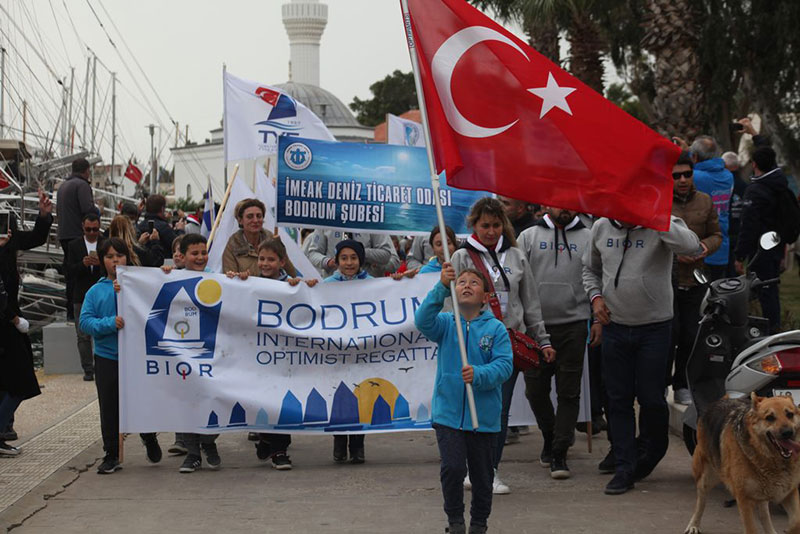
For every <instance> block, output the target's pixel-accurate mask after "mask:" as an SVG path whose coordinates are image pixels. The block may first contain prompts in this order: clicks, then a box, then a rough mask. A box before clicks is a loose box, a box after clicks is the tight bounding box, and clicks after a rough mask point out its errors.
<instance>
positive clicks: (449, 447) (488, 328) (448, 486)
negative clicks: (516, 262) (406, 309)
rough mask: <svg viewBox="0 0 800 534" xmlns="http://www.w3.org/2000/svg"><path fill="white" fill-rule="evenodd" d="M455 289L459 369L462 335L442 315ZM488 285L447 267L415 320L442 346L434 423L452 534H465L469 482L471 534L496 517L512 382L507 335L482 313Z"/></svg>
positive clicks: (478, 276) (470, 273) (449, 315)
mask: <svg viewBox="0 0 800 534" xmlns="http://www.w3.org/2000/svg"><path fill="white" fill-rule="evenodd" d="M453 280H455V282H456V299H457V301H458V304H459V308H460V312H461V316H462V317H461V328H462V331H463V334H464V341H465V344H466V349H467V361H468V362H469V363H468V364H467V365H466V366H462V363H461V355H460V352H459V347H458V337H457V336H458V332H457V331H456V324H455V320H454V317H453V314H452V313H449V312H441V309H442V306H443V304H444V300H445V298H446V297H449V296H450V282H451V281H453ZM488 293H489V283H488V281H487V280H486V279H485V278H484V277H483V275H482V274H481V273H480V272H478V271H476V270H474V269H464V270H463V271H461V274H460V275H459V276H458V278H456V274H455V270H454V269H453V266H452V264H450V263H445V264H444V265H443V268H442V274H441V279H440V283H437V284H436V285H435V286H434V287H433V289H431V291H430V293H428V296H427V297H425V300H424V301H423V302H422V305H421V306H420V307H419V308H418V309H417V312H416V314H415V324H416V326H417V328H418V329H419V331H420V332H422V333H423V334H424V335H425V337H427V338H428V339H430V340H431V341H435V342H436V343H437V344H438V345H439V350H438V356H437V359H436V366H437V367H436V383H435V385H434V388H433V392H434V393H433V402H432V406H431V419H432V422H433V428H434V429H435V430H436V441H437V442H438V444H439V455H440V457H441V471H440V478H441V483H442V494H443V496H444V511H445V513H446V514H447V521H448V523H449V524H450V527H449V532H451V533H462V534H463V533H464V532H466V527H465V524H464V486H463V482H464V477H465V476H466V475H467V470H468V469H469V478H470V481H471V482H472V507H471V509H470V516H471V517H470V527H469V532H470V534H482V533H484V532H486V528H487V520H488V519H489V514H490V512H491V510H492V481H493V479H494V469H493V461H492V460H493V455H492V448H493V445H494V443H495V442H496V440H497V434H498V432H500V414H501V412H502V409H503V400H502V385H503V383H504V382H505V381H506V380H508V378H509V377H510V376H511V370H512V367H513V358H512V353H511V342H510V340H509V338H508V332H507V331H506V327H505V326H504V325H503V323H502V322H500V321H499V320H497V319H495V317H494V315H492V313H491V312H490V311H481V309H482V308H483V305H484V304H485V303H486V301H487V298H488ZM464 384H472V390H473V392H474V396H475V408H476V411H477V416H478V428H477V429H474V430H473V428H472V423H471V419H470V413H469V407H468V405H467V395H466V390H465V385H464Z"/></svg>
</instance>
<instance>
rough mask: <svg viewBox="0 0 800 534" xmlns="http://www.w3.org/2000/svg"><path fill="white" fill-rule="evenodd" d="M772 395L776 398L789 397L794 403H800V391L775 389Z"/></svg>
mask: <svg viewBox="0 0 800 534" xmlns="http://www.w3.org/2000/svg"><path fill="white" fill-rule="evenodd" d="M772 395H774V396H775V397H778V396H786V395H788V396H790V397H792V400H793V401H794V402H800V389H773V390H772Z"/></svg>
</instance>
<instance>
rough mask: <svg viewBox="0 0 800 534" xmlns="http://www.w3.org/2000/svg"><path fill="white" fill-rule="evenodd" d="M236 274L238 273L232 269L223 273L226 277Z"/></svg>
mask: <svg viewBox="0 0 800 534" xmlns="http://www.w3.org/2000/svg"><path fill="white" fill-rule="evenodd" d="M238 274H239V273H237V272H234V271H228V272H227V273H225V276H227V277H228V278H233V277H234V276H236V275H238Z"/></svg>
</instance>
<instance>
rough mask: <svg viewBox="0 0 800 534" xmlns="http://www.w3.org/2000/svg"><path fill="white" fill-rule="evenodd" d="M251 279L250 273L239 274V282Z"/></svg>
mask: <svg viewBox="0 0 800 534" xmlns="http://www.w3.org/2000/svg"><path fill="white" fill-rule="evenodd" d="M248 278H250V271H242V272H240V273H239V280H247V279H248Z"/></svg>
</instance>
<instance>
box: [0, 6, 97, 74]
mask: <svg viewBox="0 0 800 534" xmlns="http://www.w3.org/2000/svg"><path fill="white" fill-rule="evenodd" d="M87 1H88V0H87ZM0 11H2V12H3V13H5V14H6V17H8V21H9V22H10V23H11V24H12V25H13V26H14V28H16V29H17V31H18V32H19V34H20V35H21V36H22V38H23V39H25V42H26V43H28V46H30V47H31V49H32V50H33V52H34V53H35V54H36V56H37V57H38V58H39V59H40V60H41V61H42V63H44V66H45V67H47V70H48V72H50V74H51V75H52V76H53V78H55V80H56V81H57V82H58V83H59V85H60V84H61V80H59V79H58V74H56V73H55V71H54V70H53V68H52V67H51V66H50V64H49V63H48V62H47V60H45V58H44V57H43V56H42V55H41V54H40V53H39V51H38V50H36V47H35V46H34V45H33V43H31V41H30V39H28V37H27V36H26V35H25V33H24V32H23V31H22V29H21V28H20V27H19V25H17V22H16V21H15V20H14V19H13V18H11V13H9V12H8V11H7V10H6V8H5V7H3V4H0Z"/></svg>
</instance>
